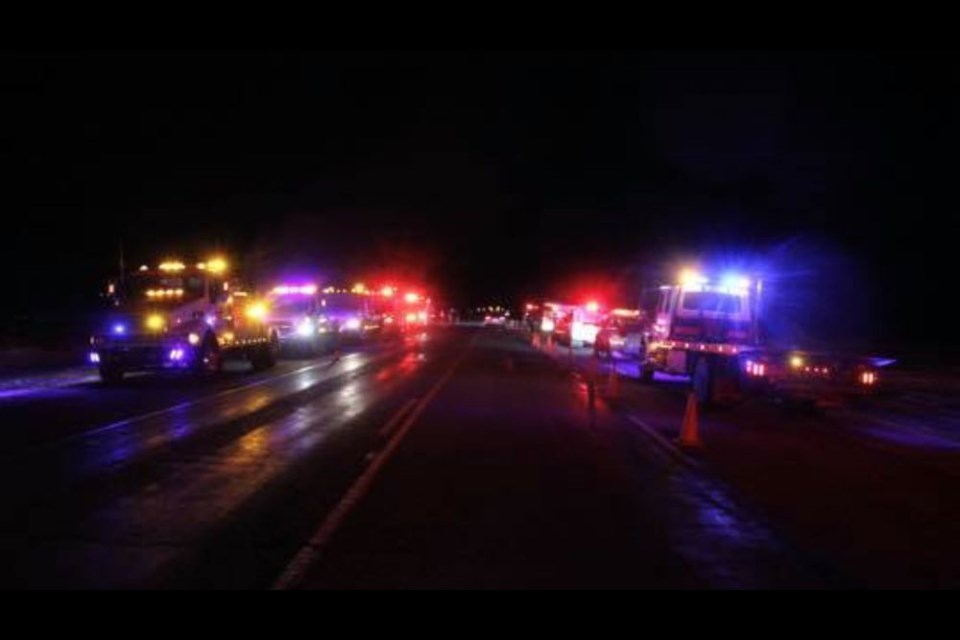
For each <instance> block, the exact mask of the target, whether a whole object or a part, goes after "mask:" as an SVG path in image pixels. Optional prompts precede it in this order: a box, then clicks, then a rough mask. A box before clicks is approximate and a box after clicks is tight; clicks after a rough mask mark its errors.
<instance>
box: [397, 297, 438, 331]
mask: <svg viewBox="0 0 960 640" xmlns="http://www.w3.org/2000/svg"><path fill="white" fill-rule="evenodd" d="M432 310H433V305H432V303H431V300H430V298H429V297H427V296H426V295H424V294H422V293H419V292H416V291H407V292H406V293H404V294H403V297H402V298H399V299H398V300H397V306H396V311H397V321H398V322H399V324H400V328H401V329H402V330H403V331H415V330H417V329H423V328H424V327H426V326H427V325H428V324H430V317H431V315H432Z"/></svg>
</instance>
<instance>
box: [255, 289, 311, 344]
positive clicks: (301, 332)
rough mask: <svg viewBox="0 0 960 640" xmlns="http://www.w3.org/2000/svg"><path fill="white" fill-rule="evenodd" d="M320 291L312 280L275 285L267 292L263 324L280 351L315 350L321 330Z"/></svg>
mask: <svg viewBox="0 0 960 640" xmlns="http://www.w3.org/2000/svg"><path fill="white" fill-rule="evenodd" d="M319 293H320V290H319V288H318V287H317V285H316V284H313V283H295V284H289V283H285V284H279V285H276V286H274V287H273V288H272V289H271V290H270V293H269V294H268V295H267V300H266V302H267V316H266V322H267V325H268V326H269V327H270V328H271V329H272V330H273V331H274V332H275V333H276V335H277V338H278V340H279V341H280V348H281V350H282V351H285V352H288V353H306V354H312V353H315V352H316V351H317V350H318V348H319V347H320V341H321V339H322V338H323V337H324V334H325V331H324V327H323V323H322V322H321V317H322V316H321V313H320V311H321V303H320V297H319V295H318V294H319Z"/></svg>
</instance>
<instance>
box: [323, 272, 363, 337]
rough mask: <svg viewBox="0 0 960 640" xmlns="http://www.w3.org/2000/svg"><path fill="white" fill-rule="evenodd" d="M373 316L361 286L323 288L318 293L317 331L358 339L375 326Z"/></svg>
mask: <svg viewBox="0 0 960 640" xmlns="http://www.w3.org/2000/svg"><path fill="white" fill-rule="evenodd" d="M375 315H376V314H375V313H374V308H373V305H372V304H371V302H370V292H369V291H367V289H366V287H364V286H363V285H354V287H353V288H352V289H346V288H337V287H326V288H324V289H323V291H322V293H321V295H320V308H319V314H318V324H319V329H318V330H319V332H320V333H324V334H331V335H333V336H335V337H336V338H338V339H341V340H359V339H361V338H363V337H364V336H365V335H366V334H367V333H369V332H370V331H371V330H373V329H375V328H376V327H377V324H376V318H375Z"/></svg>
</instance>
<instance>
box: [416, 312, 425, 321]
mask: <svg viewBox="0 0 960 640" xmlns="http://www.w3.org/2000/svg"><path fill="white" fill-rule="evenodd" d="M417 320H419V321H420V322H426V321H427V312H426V311H420V312H419V313H417Z"/></svg>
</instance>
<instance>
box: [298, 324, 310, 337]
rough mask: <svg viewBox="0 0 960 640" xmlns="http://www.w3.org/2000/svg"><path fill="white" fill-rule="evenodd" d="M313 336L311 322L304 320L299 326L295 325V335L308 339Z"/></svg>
mask: <svg viewBox="0 0 960 640" xmlns="http://www.w3.org/2000/svg"><path fill="white" fill-rule="evenodd" d="M313 334H314V327H313V322H311V321H310V320H304V321H303V322H301V323H300V324H299V325H297V335H298V336H300V337H301V338H309V337H310V336H312V335H313Z"/></svg>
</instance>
